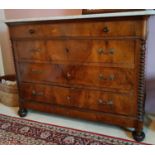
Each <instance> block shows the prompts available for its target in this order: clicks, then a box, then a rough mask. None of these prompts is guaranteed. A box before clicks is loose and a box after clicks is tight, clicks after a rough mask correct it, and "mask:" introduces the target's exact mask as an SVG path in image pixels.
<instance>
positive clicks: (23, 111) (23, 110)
mask: <svg viewBox="0 0 155 155" xmlns="http://www.w3.org/2000/svg"><path fill="white" fill-rule="evenodd" d="M18 115H19V116H20V117H25V116H26V115H27V110H26V109H24V108H20V109H19V110H18Z"/></svg>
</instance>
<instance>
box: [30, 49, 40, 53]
mask: <svg viewBox="0 0 155 155" xmlns="http://www.w3.org/2000/svg"><path fill="white" fill-rule="evenodd" d="M30 51H31V52H40V51H41V49H40V48H33V49H31V50H30Z"/></svg>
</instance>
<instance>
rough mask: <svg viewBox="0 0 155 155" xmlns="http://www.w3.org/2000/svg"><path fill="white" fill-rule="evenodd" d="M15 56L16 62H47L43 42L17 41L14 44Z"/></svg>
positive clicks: (44, 43)
mask: <svg viewBox="0 0 155 155" xmlns="http://www.w3.org/2000/svg"><path fill="white" fill-rule="evenodd" d="M14 48H15V49H16V50H15V54H16V57H17V59H18V60H33V61H34V60H39V61H45V60H46V61H47V60H48V58H49V57H48V55H47V52H46V42H45V41H39V40H37V41H17V42H14Z"/></svg>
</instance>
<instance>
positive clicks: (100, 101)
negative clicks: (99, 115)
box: [97, 99, 113, 105]
mask: <svg viewBox="0 0 155 155" xmlns="http://www.w3.org/2000/svg"><path fill="white" fill-rule="evenodd" d="M97 103H98V104H105V105H113V101H112V100H109V101H104V100H103V99H98V100H97Z"/></svg>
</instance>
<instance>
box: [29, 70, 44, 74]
mask: <svg viewBox="0 0 155 155" xmlns="http://www.w3.org/2000/svg"><path fill="white" fill-rule="evenodd" d="M31 72H32V73H33V74H42V73H43V72H44V71H43V70H31Z"/></svg>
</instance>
